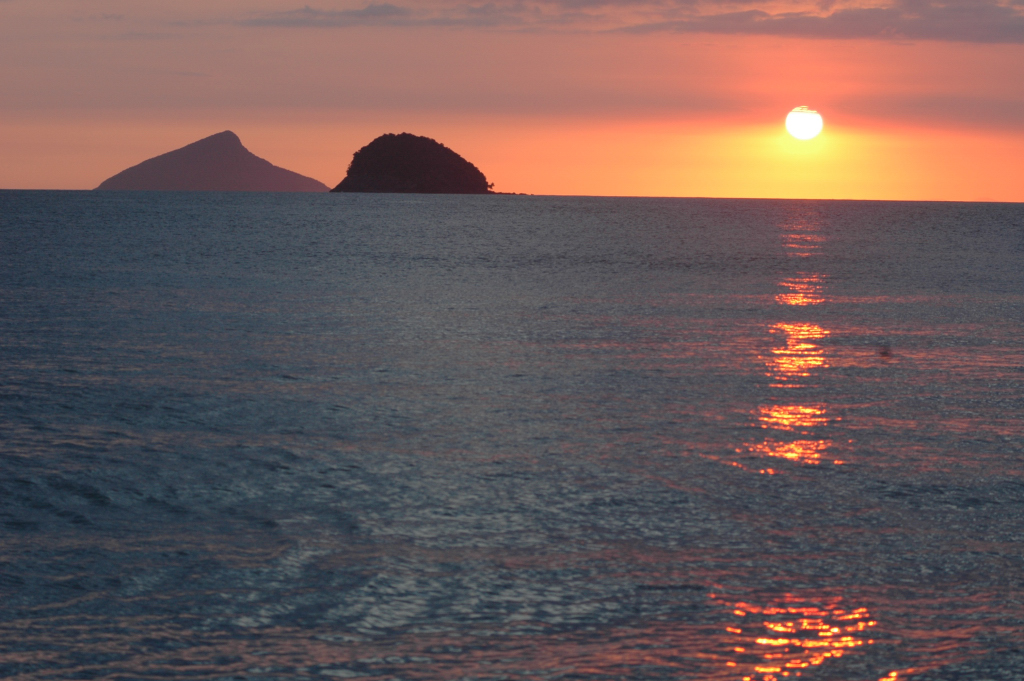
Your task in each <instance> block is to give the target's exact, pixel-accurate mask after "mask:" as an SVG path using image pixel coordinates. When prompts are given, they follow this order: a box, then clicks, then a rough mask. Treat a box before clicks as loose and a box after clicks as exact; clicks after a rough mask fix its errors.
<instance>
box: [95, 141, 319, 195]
mask: <svg viewBox="0 0 1024 681" xmlns="http://www.w3.org/2000/svg"><path fill="white" fill-rule="evenodd" d="M96 189H121V190H156V191H226V192H230V191H241V192H326V191H327V190H328V187H327V185H325V184H323V183H322V182H318V181H317V180H314V179H312V178H310V177H306V176H304V175H299V174H298V173H295V172H292V171H290V170H285V169H284V168H279V167H278V166H275V165H274V164H273V163H271V162H270V161H266V160H264V159H262V158H260V157H259V156H256V155H255V154H253V153H252V152H251V151H249V150H248V149H246V148H245V147H244V146H242V141H241V140H240V139H239V138H238V135H236V134H235V133H233V132H231V131H230V130H225V131H224V132H220V133H217V134H216V135H211V136H210V137H206V138H204V139H201V140H199V141H198V142H193V143H192V144H189V145H187V146H184V147H182V148H181V149H175V150H174V151H169V152H167V153H166V154H161V155H160V156H156V157H154V158H151V159H149V160H148V161H143V162H142V163H140V164H138V165H136V166H132V167H131V168H128V169H127V170H122V171H121V172H120V173H118V174H117V175H114V176H113V177H111V178H109V179H107V180H105V181H104V182H103V183H102V184H100V186H99V187H97V188H96Z"/></svg>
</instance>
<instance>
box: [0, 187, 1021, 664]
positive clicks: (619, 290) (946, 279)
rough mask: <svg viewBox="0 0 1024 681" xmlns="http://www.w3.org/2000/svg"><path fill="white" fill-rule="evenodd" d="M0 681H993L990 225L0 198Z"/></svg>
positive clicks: (254, 198) (1000, 536) (747, 204)
mask: <svg viewBox="0 0 1024 681" xmlns="http://www.w3.org/2000/svg"><path fill="white" fill-rule="evenodd" d="M0 254H2V268H0V372H2V373H0V437H2V445H0V537H2V541H0V676H2V677H3V678H12V679H82V678H97V679H167V678H173V679H254V680H269V679H314V678H368V679H374V678H381V679H410V680H413V679H699V680H704V679H708V680H721V681H741V680H743V679H748V680H751V681H781V680H782V679H786V678H789V679H794V678H797V677H800V678H801V679H836V680H842V681H860V680H871V681H875V680H878V679H886V680H889V679H911V678H913V679H943V680H953V679H1020V678H1022V677H1024V543H1022V542H1024V205H1019V204H1018V205H1013V204H964V203H891V202H847V201H766V200H711V199H617V198H561V197H527V196H415V195H405V196H402V195H372V194H366V195H352V194H349V195H337V194H332V195H326V194H325V195H309V194H307V195H285V194H243V193H237V194H217V193H194V194H193V193H142V192H140V193H129V192H125V193H119V192H104V193H100V192H93V193H90V192H0Z"/></svg>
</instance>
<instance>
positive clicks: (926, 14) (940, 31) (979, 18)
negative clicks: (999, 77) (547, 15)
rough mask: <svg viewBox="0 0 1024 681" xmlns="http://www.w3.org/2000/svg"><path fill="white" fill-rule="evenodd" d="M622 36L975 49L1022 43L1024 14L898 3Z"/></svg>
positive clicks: (756, 16) (720, 17)
mask: <svg viewBox="0 0 1024 681" xmlns="http://www.w3.org/2000/svg"><path fill="white" fill-rule="evenodd" d="M622 30H625V31H630V32H637V33H650V32H662V31H674V32H680V33H728V34H746V35H779V36H795V37H807V38H840V39H843V38H881V39H901V40H941V41H960V42H974V43H1024V14H1022V13H1021V11H1020V10H1018V9H1016V8H1014V7H1012V6H1010V5H1003V4H999V3H997V2H991V1H986V0H975V1H969V2H950V3H942V2H929V1H927V0H926V1H918V0H900V1H898V2H896V3H894V4H892V5H888V6H883V7H845V8H840V9H836V10H833V11H831V12H830V13H828V14H816V13H811V12H806V11H805V12H778V13H771V12H768V11H765V10H760V9H751V10H745V11H739V12H722V13H710V14H701V15H697V16H691V17H686V18H682V19H678V20H672V21H664V22H650V23H646V24H639V25H634V26H630V27H625V28H623V29H622Z"/></svg>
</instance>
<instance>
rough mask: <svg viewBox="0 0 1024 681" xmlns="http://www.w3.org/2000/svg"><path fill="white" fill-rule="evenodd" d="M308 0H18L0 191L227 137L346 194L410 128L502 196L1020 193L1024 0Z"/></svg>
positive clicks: (1, 64) (2, 49) (83, 181)
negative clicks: (790, 117)
mask: <svg viewBox="0 0 1024 681" xmlns="http://www.w3.org/2000/svg"><path fill="white" fill-rule="evenodd" d="M307 1H308V0H300V1H299V2H294V3H293V2H287V1H283V0H263V1H262V2H259V1H256V2H242V1H241V0H206V1H205V2H197V1H193V0H182V1H181V2H178V3H174V4H173V6H162V7H157V6H156V3H145V5H152V6H151V7H147V6H143V7H140V5H142V4H143V3H138V2H128V1H127V0H76V2H73V3H72V2H67V1H66V0H0V83H2V85H3V87H2V91H0V161H2V163H0V187H5V188H66V189H87V188H92V187H95V186H96V185H97V184H99V183H100V182H101V181H102V180H104V179H105V178H107V177H109V176H110V175H113V174H114V173H116V172H118V171H120V170H122V169H124V168H125V167H127V166H130V165H133V164H135V163H138V162H140V161H142V160H144V159H146V158H149V157H151V156H154V155H157V154H160V153H163V152H165V151H169V150H171V149H174V148H177V147H180V146H183V145H184V144H187V143H189V142H192V141H195V140H197V139H199V138H201V137H205V136H207V135H210V134H213V133H215V132H220V131H221V130H226V129H230V130H233V131H235V132H236V133H238V135H239V136H240V137H241V138H242V142H243V143H244V144H245V145H246V146H247V147H248V148H249V149H250V150H251V151H253V152H254V153H256V154H257V155H259V156H262V157H264V158H266V159H268V160H270V161H271V162H273V163H276V164H277V165H280V166H283V167H286V168H289V169H291V170H295V171H297V172H300V173H303V174H305V175H309V176H311V177H315V178H316V179H319V180H321V181H323V182H325V183H326V184H329V185H332V186H333V185H334V184H336V183H337V182H339V181H340V180H341V178H342V177H344V173H345V168H346V166H347V165H348V162H349V160H350V159H351V156H352V153H353V152H354V151H355V150H356V149H358V148H359V147H361V146H363V145H365V144H366V143H368V142H369V141H370V140H371V139H373V138H374V137H376V136H377V135H379V134H382V133H385V132H412V133H415V134H419V135H426V136H429V137H433V138H435V139H437V140H439V141H441V142H443V143H445V144H446V145H447V146H449V147H451V148H453V149H454V150H455V151H457V152H459V153H460V154H462V155H463V156H465V157H466V158H468V159H469V160H470V161H472V162H473V163H475V164H476V165H477V166H478V167H479V168H480V169H481V170H482V171H483V172H484V173H485V174H486V175H487V177H488V179H489V180H491V181H493V182H494V183H495V188H496V189H497V190H499V191H513V192H528V193H536V194H592V195H638V196H729V197H734V196H751V197H805V198H866V199H940V200H998V201H1024V162H1022V161H1021V160H1020V159H1022V158H1024V18H1022V15H1024V5H1022V4H1020V3H1019V2H1017V4H1013V2H1011V1H1010V0H1007V1H1006V2H1004V1H1003V0H991V1H990V0H959V4H958V3H957V2H952V3H950V2H946V3H944V4H939V3H933V2H930V0H901V2H897V3H895V4H886V3H885V2H866V3H865V2H860V3H856V2H846V3H842V2H838V3H834V2H824V3H801V2H788V3H787V2H760V3H759V2H756V1H752V2H731V3H730V2H724V1H717V2H700V1H698V0H660V1H659V2H650V3H647V2H644V1H643V0H528V1H526V2H511V1H509V2H504V0H499V1H497V2H479V3H473V2H468V3H467V2H458V3H456V2H448V3H446V2H444V0H429V1H423V0H416V1H413V2H399V0H394V1H393V2H390V3H381V2H378V3H371V4H369V5H368V4H367V3H366V2H365V1H364V2H343V1H340V0H338V1H334V0H324V1H323V2H320V3H312V4H311V5H310V7H309V8H308V9H303V7H304V5H305V4H306V2H307ZM1014 1H1015V0H1014ZM797 105H808V106H810V107H812V108H815V109H817V110H819V111H820V112H821V113H822V114H823V115H824V117H825V131H824V132H823V133H822V135H821V136H820V137H819V138H817V139H815V140H812V141H809V142H798V141H796V140H793V139H792V138H790V137H788V135H786V133H785V131H784V128H783V120H784V118H785V114H786V112H788V111H789V109H791V108H792V107H794V106H797Z"/></svg>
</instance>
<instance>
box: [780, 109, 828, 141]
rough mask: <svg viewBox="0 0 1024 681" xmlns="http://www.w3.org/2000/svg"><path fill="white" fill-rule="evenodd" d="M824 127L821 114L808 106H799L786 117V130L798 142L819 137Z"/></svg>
mask: <svg viewBox="0 0 1024 681" xmlns="http://www.w3.org/2000/svg"><path fill="white" fill-rule="evenodd" d="M823 125H824V123H823V121H822V120H821V114H820V113H818V112H817V111H815V110H814V109H808V108H807V107H806V106H798V107H797V108H795V109H793V110H792V111H790V112H789V115H788V116H786V130H788V131H789V134H790V135H792V136H793V137H795V138H797V139H798V140H809V139H812V138H814V137H817V136H818V133H820V132H821V128H822V126H823Z"/></svg>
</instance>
